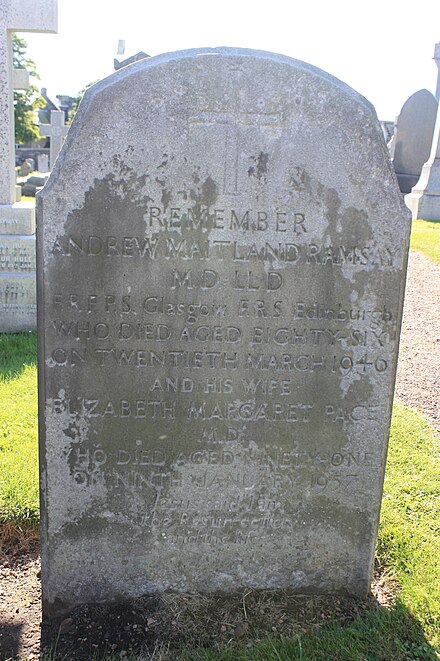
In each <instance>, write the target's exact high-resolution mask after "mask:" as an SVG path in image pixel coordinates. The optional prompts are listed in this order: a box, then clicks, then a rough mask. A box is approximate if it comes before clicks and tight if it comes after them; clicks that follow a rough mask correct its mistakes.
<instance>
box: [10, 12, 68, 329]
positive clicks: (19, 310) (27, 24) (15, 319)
mask: <svg viewBox="0 0 440 661" xmlns="http://www.w3.org/2000/svg"><path fill="white" fill-rule="evenodd" d="M56 26H57V3H56V0H32V2H28V1H27V0H0V117H1V122H0V232H3V230H4V228H5V229H6V236H5V235H3V234H2V233H0V254H2V255H5V254H7V251H8V250H9V245H10V243H11V240H16V241H17V242H20V241H21V238H20V236H17V237H15V238H14V237H12V238H11V236H10V235H14V234H18V233H19V234H23V235H26V236H25V237H24V238H23V241H25V243H26V246H28V248H27V250H29V249H30V248H29V246H30V245H31V244H32V245H33V251H34V254H35V236H33V238H32V239H31V240H29V238H28V237H29V236H30V235H33V234H34V232H35V209H34V205H33V204H30V203H29V202H17V201H16V200H17V192H16V173H15V140H14V103H13V89H14V88H16V89H17V88H20V89H22V88H23V87H26V84H27V81H26V78H27V76H26V74H27V72H24V70H17V69H14V68H13V63H12V33H13V32H15V31H17V32H55V31H56ZM22 72H24V73H22ZM29 241H30V242H29ZM35 285H36V275H35V272H33V273H32V272H29V271H28V270H26V271H24V272H22V271H21V270H20V267H19V262H17V268H16V269H15V271H14V275H12V274H11V273H10V272H9V271H0V332H4V331H18V330H28V329H30V328H35V327H36V314H35V312H36V291H35Z"/></svg>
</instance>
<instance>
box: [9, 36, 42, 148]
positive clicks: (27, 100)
mask: <svg viewBox="0 0 440 661" xmlns="http://www.w3.org/2000/svg"><path fill="white" fill-rule="evenodd" d="M26 49H27V43H26V41H25V40H24V39H22V38H21V37H18V36H17V35H16V34H14V35H12V52H13V66H14V68H17V69H27V71H28V72H29V76H30V78H31V80H32V79H34V80H39V78H40V77H39V75H38V73H37V70H36V66H35V62H34V61H33V60H31V59H30V58H29V57H28V55H27V52H26ZM43 105H44V99H43V98H42V97H41V96H40V92H39V90H38V87H37V86H36V85H35V84H34V83H33V82H31V84H30V87H29V89H27V90H14V117H15V142H17V143H18V144H23V143H26V142H33V141H36V140H39V139H40V133H39V131H38V123H37V119H36V110H38V108H41V107H42V106H43Z"/></svg>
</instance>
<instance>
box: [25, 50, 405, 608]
mask: <svg viewBox="0 0 440 661" xmlns="http://www.w3.org/2000/svg"><path fill="white" fill-rule="evenodd" d="M115 118H117V120H116V121H115ZM38 200H39V201H38V204H39V207H38V219H39V220H38V230H37V231H38V232H39V240H38V246H39V254H38V264H39V281H38V288H39V339H40V347H39V362H40V434H41V436H40V442H41V481H42V530H43V534H42V563H43V565H42V581H43V602H44V612H45V613H46V614H54V613H59V612H63V611H66V610H68V609H69V608H71V607H72V606H73V605H74V604H78V603H81V602H86V601H92V602H93V601H100V600H107V599H108V600H115V599H123V598H127V597H134V596H136V595H142V594H144V593H150V592H155V591H163V590H176V591H215V590H224V591H233V590H237V589H240V588H242V587H245V586H246V587H249V588H287V587H288V588H292V589H294V590H296V591H297V592H315V593H333V592H335V593H336V592H338V593H349V594H356V595H360V594H362V595H363V594H365V593H366V592H367V590H368V587H369V582H370V578H371V572H372V567H373V557H374V546H375V540H376V533H377V526H378V520H379V508H380V502H381V494H382V482H383V475H384V469H385V454H386V446H387V438H388V431H389V423H390V411H391V403H392V393H393V384H394V376H395V369H396V356H397V343H398V336H399V328H400V318H401V309H402V300H403V287H404V272H405V267H406V255H407V249H408V238H409V218H408V213H407V212H406V210H405V208H404V206H403V203H402V200H401V196H400V193H399V190H398V187H397V184H396V180H395V176H394V173H393V171H392V167H391V163H390V161H389V159H388V154H387V151H386V147H385V144H384V141H383V137H382V134H381V128H380V125H379V122H378V120H377V118H376V115H375V112H374V110H373V108H372V106H371V105H370V104H369V103H368V102H367V101H366V100H365V99H364V98H362V97H361V96H359V95H358V94H357V93H356V92H354V91H353V90H352V89H350V88H349V87H347V86H346V85H344V84H343V83H341V82H340V81H337V80H336V79H334V78H332V77H331V76H329V75H327V74H326V73H324V72H323V71H320V70H318V69H315V68H314V67H311V66H309V65H307V64H304V63H302V62H299V61H296V60H292V59H290V58H287V57H283V56H280V55H274V54H271V53H263V52H259V51H249V50H235V49H223V48H221V49H212V50H209V49H203V50H193V51H184V52H178V53H173V54H167V55H162V56H158V57H153V58H150V59H145V60H142V61H140V62H138V63H136V64H133V65H131V66H130V67H127V68H124V69H122V70H121V71H119V72H117V73H115V74H114V75H112V76H110V77H109V78H107V79H106V80H103V81H101V82H100V83H98V84H97V85H94V86H93V87H92V88H90V89H89V90H88V91H87V92H86V94H85V97H84V100H83V101H82V103H81V105H80V108H79V111H78V114H77V115H76V118H75V121H74V123H73V125H72V128H71V129H70V132H69V135H68V137H67V140H66V143H65V144H64V146H63V148H62V151H61V153H60V155H59V157H58V159H57V162H56V164H55V169H54V171H53V174H52V175H51V177H50V179H49V181H48V183H47V184H46V186H45V187H44V189H43V191H42V192H41V193H40V194H39V196H38Z"/></svg>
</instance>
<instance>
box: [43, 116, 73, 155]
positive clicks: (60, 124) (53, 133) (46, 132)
mask: <svg viewBox="0 0 440 661" xmlns="http://www.w3.org/2000/svg"><path fill="white" fill-rule="evenodd" d="M38 128H39V130H40V135H42V136H45V137H48V138H50V167H51V168H53V164H54V163H55V159H56V157H57V156H58V154H59V153H60V150H61V147H62V146H63V142H64V138H65V137H66V135H67V131H68V130H69V127H68V126H65V125H64V112H63V111H62V110H51V111H50V124H39V126H38Z"/></svg>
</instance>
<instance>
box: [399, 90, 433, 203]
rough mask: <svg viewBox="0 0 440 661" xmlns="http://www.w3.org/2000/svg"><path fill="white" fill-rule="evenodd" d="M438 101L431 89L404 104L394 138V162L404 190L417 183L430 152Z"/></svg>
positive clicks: (406, 190) (408, 190) (419, 92)
mask: <svg viewBox="0 0 440 661" xmlns="http://www.w3.org/2000/svg"><path fill="white" fill-rule="evenodd" d="M437 105H438V104H437V101H436V99H435V96H434V95H433V94H431V92H428V90H419V91H418V92H415V94H413V95H412V96H410V97H409V99H408V100H407V101H405V103H404V104H403V107H402V110H401V111H400V115H399V116H398V117H397V120H396V129H395V135H394V137H393V154H392V158H393V165H394V170H395V172H396V175H397V180H398V182H399V187H400V190H401V191H402V193H409V192H410V190H411V188H412V187H413V186H414V185H415V184H416V183H417V181H418V179H419V177H420V173H421V171H422V167H423V164H424V163H426V161H427V160H428V158H429V154H430V152H431V144H432V136H433V133H434V125H435V117H436V114H437Z"/></svg>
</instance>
